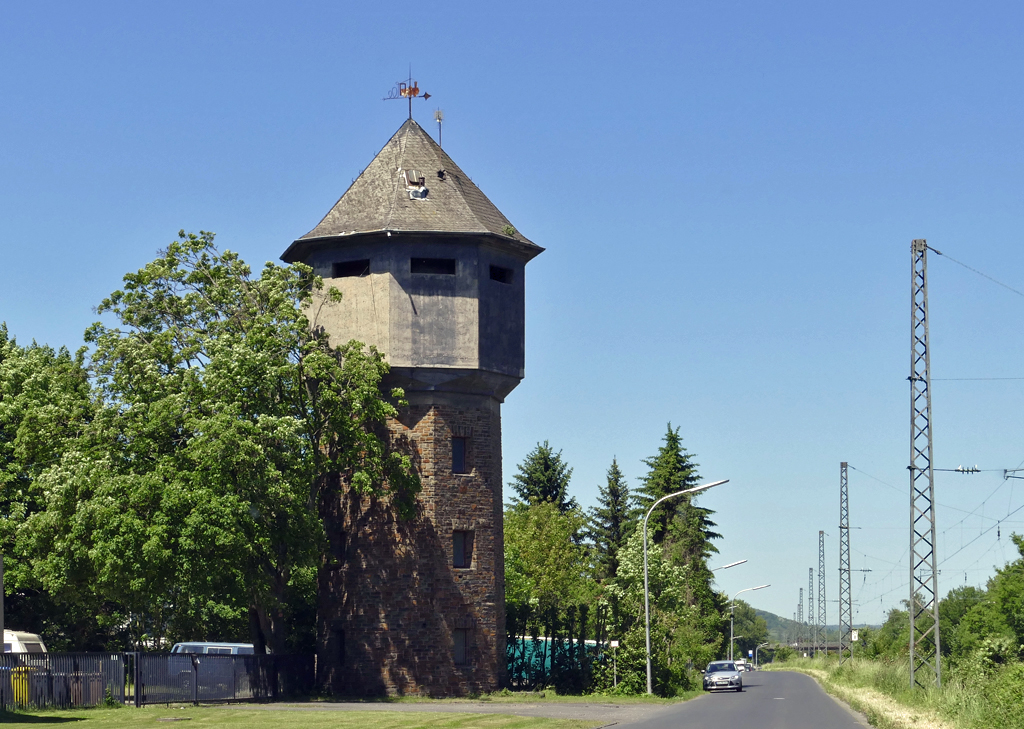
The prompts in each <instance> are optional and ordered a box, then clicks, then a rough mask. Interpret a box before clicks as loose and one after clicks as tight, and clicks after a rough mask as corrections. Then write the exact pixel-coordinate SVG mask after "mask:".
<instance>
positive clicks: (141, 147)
mask: <svg viewBox="0 0 1024 729" xmlns="http://www.w3.org/2000/svg"><path fill="white" fill-rule="evenodd" d="M1022 21H1024V10H1022V9H1021V7H1020V6H1019V4H1014V3H984V2H982V3H972V4H970V6H966V5H964V4H962V3H935V2H930V3H923V2H922V3H880V2H867V3H859V4H857V5H856V6H849V7H846V8H834V7H825V6H823V5H822V4H820V3H811V2H785V3H774V4H767V3H755V2H701V3H652V2H647V3H643V2H641V3H632V4H629V5H628V6H626V5H624V4H622V3H609V2H591V3H587V4H582V3H578V4H571V5H570V4H561V3H550V2H548V3H538V2H521V3H517V4H501V5H500V6H498V5H497V4H484V3H470V2H444V3H433V4H412V3H345V4H343V3H317V2H292V3H287V4H285V3H258V2H247V3H241V2H235V3H231V2H209V1H207V2H202V3H194V2H175V3H163V4H157V3H134V2H123V3H111V2H91V3H70V2H68V3H53V2H34V3H17V4H16V3H6V4H4V5H3V7H2V9H0V99H2V101H0V139H2V140H3V143H2V144H0V220H2V221H3V228H2V230H0V246H2V251H3V258H2V261H3V263H2V265H0V320H4V321H6V322H7V323H8V326H9V327H10V329H11V330H12V332H13V333H14V334H15V335H16V336H17V337H18V338H19V340H20V341H22V342H29V341H31V340H32V339H36V340H38V341H41V342H47V343H50V344H53V345H67V346H69V347H72V348H74V347H77V346H79V345H80V344H81V342H82V332H83V330H84V329H85V327H86V326H87V325H88V324H89V323H91V322H92V321H93V319H94V314H93V313H92V307H94V306H95V305H96V304H97V303H98V302H99V301H100V300H101V299H102V298H103V296H105V295H106V294H108V293H109V292H111V291H113V290H114V289H116V288H117V287H118V285H119V282H120V279H121V276H122V275H123V274H124V273H125V272H127V271H130V270H135V269H137V268H138V267H140V266H141V265H143V264H144V263H146V262H147V261H148V260H151V259H152V258H153V256H154V254H155V252H156V250H157V249H158V248H160V247H162V246H164V245H166V243H167V242H169V241H170V240H171V239H173V237H174V236H175V234H176V233H177V231H178V230H179V229H181V228H184V229H186V230H193V231H196V230H199V229H203V230H211V231H215V232H216V233H217V234H218V242H219V243H220V244H221V245H222V246H223V247H227V248H231V249H234V250H237V251H239V252H240V253H241V254H242V255H243V257H244V258H245V259H246V260H248V261H249V262H251V263H253V264H255V265H259V264H261V263H262V262H263V261H266V260H276V259H277V257H278V256H279V255H280V254H281V253H282V252H283V251H284V250H285V248H286V247H287V246H288V244H289V243H290V242H291V241H292V240H293V239H295V238H297V237H299V236H300V235H302V234H304V233H305V232H307V231H308V230H310V229H311V228H312V227H313V226H314V225H315V224H316V223H317V222H318V221H319V220H320V218H321V217H322V216H323V214H324V213H326V212H327V210H328V209H329V208H330V207H331V205H332V204H333V203H334V201H335V200H336V199H337V198H338V197H339V196H340V195H341V194H342V193H343V192H344V190H345V189H346V188H347V187H348V185H349V184H350V182H351V181H352V179H353V178H355V177H356V175H358V174H359V172H360V171H361V170H362V168H363V167H365V166H366V164H368V163H369V161H370V160H371V159H372V157H373V155H374V154H375V153H376V152H377V151H378V150H379V149H380V148H381V146H383V144H384V142H385V141H386V140H387V139H388V138H389V137H390V136H391V134H392V133H394V131H395V130H396V129H397V128H398V126H399V125H400V124H401V123H402V121H403V118H404V116H405V108H404V105H403V104H401V103H397V102H388V103H384V102H382V101H381V99H382V97H383V96H385V95H386V93H387V91H388V89H389V88H390V87H391V86H392V85H393V84H394V82H395V81H396V80H398V79H400V78H404V77H405V76H406V74H407V70H408V67H409V64H410V63H411V64H412V68H413V73H414V76H415V77H416V78H417V79H418V81H419V83H420V86H421V88H423V89H424V90H426V91H429V92H430V93H431V94H432V95H433V96H432V98H431V99H430V100H429V102H422V101H420V102H418V103H417V104H416V108H415V117H416V118H417V119H418V120H419V121H420V122H421V123H422V124H423V125H424V127H425V128H427V129H429V130H432V129H434V127H433V125H432V124H431V119H432V112H433V110H434V109H435V108H438V107H440V108H442V109H444V111H445V115H446V122H445V129H444V146H445V149H446V151H448V152H449V154H451V155H452V157H453V158H454V159H455V160H456V161H457V162H458V163H459V165H460V166H461V167H462V168H463V169H464V170H465V171H466V172H467V173H468V174H470V175H471V176H472V177H473V179H474V181H475V182H476V183H477V184H478V185H479V186H480V187H481V188H482V189H483V190H484V192H485V193H486V194H487V195H488V196H489V197H490V198H491V200H492V201H493V202H494V203H495V204H496V205H497V206H498V207H499V208H500V209H501V210H502V211H503V212H504V213H505V214H506V215H507V216H508V217H509V218H510V219H511V220H512V222H513V224H514V225H515V226H516V227H517V228H518V229H519V230H521V231H522V232H523V233H524V234H525V235H527V236H528V237H530V238H531V239H532V240H534V241H536V242H537V243H539V244H540V245H542V246H544V247H546V248H547V251H546V252H545V253H544V254H543V255H542V256H540V257H539V258H537V259H536V260H535V261H534V262H532V263H531V264H530V266H529V269H528V283H527V287H528V303H527V377H526V379H525V380H524V381H523V383H522V384H521V385H520V387H519V388H518V389H517V390H516V391H515V392H513V393H512V395H511V396H510V397H509V399H508V401H507V402H506V405H505V407H504V457H505V474H506V481H507V480H508V478H509V477H510V475H511V473H512V472H513V470H514V467H515V464H516V463H517V462H518V461H520V460H521V459H522V457H523V456H524V455H525V454H526V453H527V452H528V451H529V450H530V449H531V448H532V447H533V445H534V444H535V443H536V442H537V441H541V440H549V441H550V442H551V444H552V445H553V446H555V447H556V448H559V449H562V450H563V456H564V457H565V459H566V460H567V461H568V462H569V464H570V465H571V466H573V468H574V469H575V470H574V474H573V489H574V492H575V494H576V495H577V497H578V498H579V499H580V500H581V501H582V502H583V503H585V504H591V503H592V502H593V499H594V497H595V495H596V489H597V485H598V484H599V483H600V482H601V481H602V479H603V477H604V473H605V471H606V469H607V467H608V465H609V463H610V461H611V459H612V457H613V456H615V457H617V458H618V460H619V463H620V465H621V467H622V469H623V471H624V472H625V473H626V475H627V476H628V477H629V478H630V479H631V481H632V482H633V483H634V484H635V483H636V481H637V479H638V478H639V477H640V476H641V475H642V474H643V473H644V470H645V469H644V467H643V466H642V464H641V459H642V458H645V457H648V456H650V455H652V454H654V453H655V452H656V450H657V448H658V445H659V442H660V439H661V437H662V435H663V434H664V431H665V427H666V423H667V422H669V421H671V422H672V423H673V425H677V426H680V427H681V429H682V430H681V433H682V435H683V436H684V439H685V441H684V442H685V444H686V445H687V447H688V448H689V449H690V450H691V451H692V452H694V453H695V454H696V456H697V458H696V459H697V461H698V462H699V463H700V464H701V469H700V470H701V474H702V475H703V476H704V477H706V478H707V479H709V480H711V479H720V478H729V479H731V483H729V484H728V485H726V486H723V487H720V488H719V489H716V490H714V491H712V492H711V493H709V494H708V495H707V496H706V497H704V498H703V501H702V502H703V503H704V504H705V505H707V506H709V507H711V508H713V509H715V510H716V511H717V515H716V518H717V521H718V523H719V526H720V527H721V531H722V533H723V534H724V537H725V538H724V539H723V540H722V541H721V543H720V544H719V548H720V550H721V559H722V562H723V563H724V562H730V561H734V560H737V559H744V558H746V559H748V560H749V562H748V563H747V564H746V565H743V566H741V567H737V568H735V569H732V570H729V571H726V572H722V573H719V574H720V575H721V577H720V586H721V587H722V589H723V590H726V591H729V592H735V591H737V590H740V589H742V588H744V587H749V586H752V585H757V584H761V583H763V582H770V583H772V588H771V589H768V590H763V591H760V592H758V593H756V594H753V595H752V596H751V595H748V597H752V598H753V599H752V600H751V602H752V603H753V604H754V605H756V606H758V607H762V608H765V609H767V610H771V611H772V612H775V613H778V614H780V615H783V616H791V615H792V613H793V612H795V610H796V603H797V591H798V589H799V588H800V587H805V588H806V584H807V569H808V567H812V566H813V567H815V568H816V567H817V534H818V530H819V529H824V530H825V531H826V532H827V533H828V534H829V538H828V542H827V550H828V553H827V560H828V566H829V571H828V574H827V579H828V590H829V595H828V597H829V599H830V600H834V599H835V598H836V597H837V596H838V589H837V588H838V579H837V571H836V569H837V564H838V541H837V540H838V529H837V525H838V512H839V508H838V476H839V474H838V471H839V462H840V461H842V460H846V461H849V462H850V463H851V464H852V465H853V466H854V467H855V468H856V469H857V470H854V471H851V478H850V484H851V518H852V523H853V524H854V525H856V526H858V527H860V528H859V529H855V530H853V532H852V535H853V536H852V546H853V558H854V565H853V566H854V568H855V569H870V570H872V571H871V572H863V573H856V574H855V575H854V596H855V598H856V600H857V601H858V604H857V605H855V612H856V615H857V620H858V621H867V622H877V621H879V620H881V619H882V617H883V615H884V613H885V611H886V610H887V609H888V608H889V607H891V606H893V605H896V604H897V603H898V601H899V600H901V599H905V598H906V596H907V587H906V583H907V572H908V566H907V559H906V549H907V544H908V529H907V524H908V520H909V507H908V501H909V497H908V496H907V481H908V479H907V471H906V466H907V463H908V456H909V387H908V384H907V381H906V377H907V375H908V373H909V359H910V356H909V337H910V332H909V309H910V306H909V304H910V253H909V248H910V241H911V239H913V238H927V239H928V241H929V243H930V244H931V245H933V246H934V247H935V248H937V249H939V250H941V251H943V252H945V253H948V254H949V255H950V256H953V257H954V258H957V259H958V260H961V261H964V262H965V263H968V264H970V265H971V266H973V267H975V268H977V269H979V270H981V271H984V272H986V273H988V274H989V275H991V276H994V277H996V278H997V279H999V280H1001V281H1004V282H1006V283H1007V284H1009V285H1010V286H1013V287H1015V288H1018V289H1021V290H1024V247H1022V245H1021V243H1022V234H1021V230H1022V222H1024V221H1022V193H1024V177H1022V174H1021V173H1022V163H1024V150H1022V135H1021V131H1020V130H1021V120H1022V110H1024V109H1022V105H1024V101H1022V100H1024V94H1022V93H1021V91H1022V81H1024V57H1022V56H1024V45H1022V44H1021V43H1020V38H1021V37H1022V30H1024V28H1022ZM930 273H931V281H930V292H931V315H932V338H933V341H932V367H933V376H934V377H935V378H957V377H1024V363H1022V359H1024V358H1022V354H1024V352H1022V347H1021V342H1020V336H1019V334H1020V328H1021V327H1020V325H1021V321H1022V318H1024V298H1022V297H1021V296H1018V295H1016V294H1014V293H1012V292H1010V291H1007V290H1006V289H1004V288H1000V287H998V286H996V285H994V284H992V283H991V282H989V281H987V280H985V279H984V278H981V277H979V276H977V275H975V274H973V273H971V272H969V271H967V270H965V269H963V268H961V267H959V266H957V265H955V264H954V263H952V262H950V261H948V260H943V259H941V258H937V257H935V256H932V258H931V261H930ZM933 394H934V409H935V452H936V465H938V466H940V467H944V468H955V467H956V466H958V465H961V464H964V465H974V464H977V465H978V466H979V467H981V468H983V469H996V470H994V471H986V472H983V473H980V474H977V475H972V476H962V475H958V474H950V473H941V474H939V476H938V478H937V488H938V495H937V499H938V501H939V502H940V503H941V504H942V505H943V506H941V507H940V508H939V510H938V518H939V531H940V538H939V557H940V560H942V559H946V556H947V555H949V556H948V559H946V561H945V562H944V563H943V566H942V574H941V577H940V580H941V584H940V587H941V589H942V591H943V592H945V590H946V589H948V588H949V587H953V586H956V585H961V584H964V582H965V580H966V582H967V583H968V584H982V583H983V582H984V580H985V579H986V578H987V577H988V576H989V575H990V574H991V573H992V566H993V565H996V564H1002V563H1003V562H1005V561H1006V560H1008V559H1011V558H1013V556H1014V554H1015V550H1014V549H1013V546H1012V544H1011V543H1010V542H1009V538H1008V537H1009V534H1010V532H1011V531H1013V530H1017V531H1024V526H1022V523H1024V511H1022V512H1020V513H1018V514H1016V515H1014V516H1011V517H1009V519H1007V520H1005V521H1003V522H1002V523H999V520H1000V519H1001V518H1004V519H1005V518H1006V516H1007V514H1008V513H1010V512H1011V511H1012V510H1013V509H1015V508H1017V507H1018V506H1021V505H1022V504H1024V483H1022V484H1021V485H1020V487H1015V485H1016V482H1015V481H1013V480H1009V481H1004V480H1003V478H1002V473H1001V471H999V470H998V469H1003V468H1013V467H1016V466H1018V465H1019V464H1021V462H1024V440H1022V438H1021V434H1022V415H1021V413H1022V409H1021V406H1022V404H1024V402H1022V401H1024V380H988V381H936V382H935V383H934V386H933ZM883 482H884V483H883ZM972 512H973V513H972ZM997 523H998V529H997V530H996V529H993V530H991V531H986V530H988V529H989V528H990V527H991V526H993V525H996V524H997ZM997 531H998V534H999V536H998V537H997V536H996V534H997ZM971 540H975V541H973V543H972V542H971ZM963 545H967V546H966V547H964V548H963V549H962V551H958V550H961V547H962V546H963ZM829 611H830V615H829V621H830V622H835V617H836V616H837V615H838V611H837V608H836V605H835V603H830V604H829Z"/></svg>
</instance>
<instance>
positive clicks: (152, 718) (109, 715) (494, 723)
mask: <svg viewBox="0 0 1024 729" xmlns="http://www.w3.org/2000/svg"><path fill="white" fill-rule="evenodd" d="M161 719H163V720H164V721H161ZM168 719H179V720H182V719H184V720H185V721H167V720H168ZM0 723H8V724H11V723H13V724H65V725H69V726H71V727H74V729H79V728H81V729H108V728H109V729H115V728H118V727H146V726H152V727H172V726H177V727H187V728H188V729H192V728H193V727H200V726H216V727H244V729H264V728H265V729H288V728H289V727H295V728H296V729H299V728H300V727H301V728H303V729H304V728H305V727H312V728H313V729H316V727H331V729H530V728H531V727H537V728H538V729H590V728H591V727H596V726H599V725H600V724H601V722H597V721H579V720H575V719H539V718H535V717H523V716H510V715H508V714H438V713H420V712H398V711H395V712H391V711H316V710H314V711H294V710H293V711H288V710H275V709H256V710H246V709H237V708H222V707H216V706H201V707H195V706H186V707H181V708H167V707H155V706H147V707H143V708H141V709H135V708H129V707H125V708H120V709H77V710H72V711H31V712H15V713H10V712H0Z"/></svg>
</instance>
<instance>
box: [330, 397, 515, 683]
mask: <svg viewBox="0 0 1024 729" xmlns="http://www.w3.org/2000/svg"><path fill="white" fill-rule="evenodd" d="M413 394H414V393H410V400H411V401H412V402H413V404H411V405H410V406H409V407H408V408H406V409H405V410H404V411H403V412H402V413H401V415H400V417H399V418H398V419H396V420H394V421H392V422H390V423H389V431H390V438H391V441H392V444H393V445H394V446H395V447H397V448H399V449H401V450H403V451H404V452H406V453H408V454H409V455H410V456H411V457H412V459H413V462H414V465H415V468H416V470H417V473H419V475H420V478H421V481H422V491H421V492H420V494H419V496H418V513H417V515H416V517H415V518H413V519H411V520H408V521H402V520H399V519H398V518H397V517H396V515H395V514H394V512H393V511H392V510H391V509H390V508H389V507H388V506H387V504H386V503H385V502H382V501H380V500H378V499H374V498H359V497H356V496H355V495H353V494H351V493H347V494H343V495H342V496H341V498H340V499H339V500H338V502H337V504H336V505H335V506H336V511H334V513H330V514H328V515H327V524H326V526H327V530H328V534H329V536H330V539H331V554H332V557H331V559H330V560H329V561H328V563H327V564H326V565H325V566H324V568H323V570H322V571H321V575H320V598H319V600H320V604H319V610H318V613H319V615H318V622H319V625H318V631H317V632H318V661H317V672H318V682H319V684H320V685H321V686H323V687H325V688H328V689H330V690H331V691H333V692H334V693H337V694H344V695H354V696H371V695H383V694H387V695H399V696H403V695H426V696H465V695H468V694H472V693H480V692H486V691H493V690H495V689H498V688H500V687H501V686H503V685H504V684H505V674H506V658H505V584H504V575H505V567H504V536H503V528H502V500H501V417H500V411H499V407H500V406H499V405H498V403H497V402H496V401H495V400H493V399H491V398H489V397H485V396H467V395H459V396H451V397H448V398H447V400H448V402H445V399H446V398H445V397H443V396H438V395H428V396H427V398H428V399H429V400H430V401H431V402H429V403H427V404H416V402H415V399H414V398H413V397H412V395H413ZM453 438H464V439H465V441H464V442H465V446H466V453H465V461H466V468H465V470H466V471H467V472H466V473H461V474H458V473H453V472H452V449H453V442H452V441H453ZM455 532H460V533H462V535H464V537H463V538H465V537H466V536H468V539H469V540H470V541H471V544H472V547H471V553H470V555H469V556H470V561H469V566H468V567H462V568H457V567H454V566H453V549H454V543H455V537H454V533H455ZM462 644H464V645H465V650H464V653H463V651H462V650H461V645H462ZM457 657H458V658H460V659H464V660H460V661H458V662H457V660H456V658H457Z"/></svg>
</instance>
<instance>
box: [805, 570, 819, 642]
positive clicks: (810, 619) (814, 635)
mask: <svg viewBox="0 0 1024 729" xmlns="http://www.w3.org/2000/svg"><path fill="white" fill-rule="evenodd" d="M807 632H808V633H809V634H810V635H809V637H810V640H809V641H808V642H809V643H810V644H811V650H810V653H811V658H813V657H814V653H815V651H817V650H818V624H817V623H816V622H814V568H813V567H810V568H808V570H807Z"/></svg>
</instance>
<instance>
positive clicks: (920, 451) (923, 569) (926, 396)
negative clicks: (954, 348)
mask: <svg viewBox="0 0 1024 729" xmlns="http://www.w3.org/2000/svg"><path fill="white" fill-rule="evenodd" d="M910 252H911V261H912V267H911V285H910V293H911V302H910V377H909V378H908V379H909V380H910V466H909V469H910V603H909V604H910V610H909V611H908V612H909V613H910V688H914V685H915V684H917V685H918V686H920V687H922V688H926V687H927V686H929V685H935V686H941V685H942V674H941V670H942V669H941V661H940V659H939V656H940V655H941V652H940V643H939V600H938V597H939V582H938V564H937V560H936V556H935V509H934V508H933V502H934V500H935V474H934V472H933V470H932V391H931V358H930V356H929V354H928V243H927V241H925V240H923V239H917V240H915V241H913V242H912V243H911V244H910Z"/></svg>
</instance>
